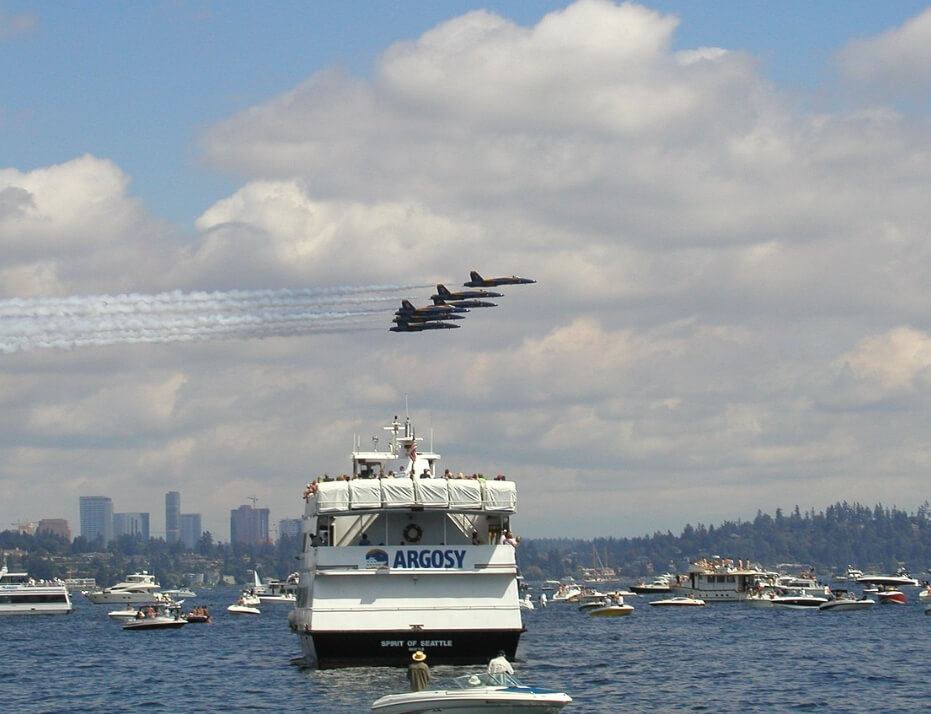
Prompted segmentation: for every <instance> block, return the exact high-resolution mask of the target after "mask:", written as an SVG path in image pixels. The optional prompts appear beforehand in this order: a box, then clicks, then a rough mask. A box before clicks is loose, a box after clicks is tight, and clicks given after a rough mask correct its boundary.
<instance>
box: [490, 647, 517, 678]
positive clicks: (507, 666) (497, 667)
mask: <svg viewBox="0 0 931 714" xmlns="http://www.w3.org/2000/svg"><path fill="white" fill-rule="evenodd" d="M488 674H514V668H513V667H512V666H511V663H510V662H508V660H507V657H506V656H505V652H504V650H499V651H498V656H497V657H495V658H494V659H493V660H491V662H489V663H488Z"/></svg>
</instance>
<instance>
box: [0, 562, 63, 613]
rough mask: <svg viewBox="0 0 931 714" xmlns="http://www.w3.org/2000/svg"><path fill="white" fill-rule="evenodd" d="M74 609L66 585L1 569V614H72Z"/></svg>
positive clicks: (5, 568)
mask: <svg viewBox="0 0 931 714" xmlns="http://www.w3.org/2000/svg"><path fill="white" fill-rule="evenodd" d="M72 609H73V607H72V605H71V598H70V597H69V595H68V589H67V588H66V587H65V585H64V583H62V582H45V581H36V580H34V579H33V578H30V577H29V573H24V572H10V571H9V570H7V567H6V565H5V564H4V565H3V567H0V615H69V614H71V611H72Z"/></svg>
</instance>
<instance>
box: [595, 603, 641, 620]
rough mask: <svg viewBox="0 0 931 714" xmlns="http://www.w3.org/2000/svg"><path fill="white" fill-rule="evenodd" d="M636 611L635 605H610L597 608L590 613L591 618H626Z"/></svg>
mask: <svg viewBox="0 0 931 714" xmlns="http://www.w3.org/2000/svg"><path fill="white" fill-rule="evenodd" d="M633 611H634V606H633V605H608V606H605V607H596V608H592V609H591V610H589V611H588V614H589V615H590V616H591V617H624V616H625V615H629V614H630V613H632V612H633Z"/></svg>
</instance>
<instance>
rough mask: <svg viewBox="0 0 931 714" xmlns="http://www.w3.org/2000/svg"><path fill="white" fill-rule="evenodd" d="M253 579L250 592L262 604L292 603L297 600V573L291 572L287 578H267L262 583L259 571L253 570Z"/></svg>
mask: <svg viewBox="0 0 931 714" xmlns="http://www.w3.org/2000/svg"><path fill="white" fill-rule="evenodd" d="M252 573H253V577H254V580H255V583H254V585H253V586H252V593H253V594H254V595H256V596H257V597H258V598H259V602H260V603H261V604H263V605H270V604H280V603H284V604H286V605H293V604H294V603H296V602H297V596H296V594H295V593H296V591H297V583H298V574H297V573H292V574H291V575H289V576H288V578H287V580H269V581H268V582H267V583H263V582H262V579H261V578H260V577H259V571H258V570H253V571H252Z"/></svg>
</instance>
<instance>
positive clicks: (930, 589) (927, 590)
mask: <svg viewBox="0 0 931 714" xmlns="http://www.w3.org/2000/svg"><path fill="white" fill-rule="evenodd" d="M918 599H919V600H920V601H921V602H931V585H925V586H924V587H923V588H922V589H921V592H920V593H918Z"/></svg>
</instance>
